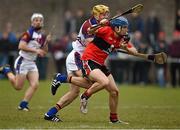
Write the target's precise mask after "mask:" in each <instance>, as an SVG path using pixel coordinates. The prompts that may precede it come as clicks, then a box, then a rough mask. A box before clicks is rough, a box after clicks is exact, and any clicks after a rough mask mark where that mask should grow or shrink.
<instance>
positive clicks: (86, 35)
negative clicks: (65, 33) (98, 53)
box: [82, 21, 94, 38]
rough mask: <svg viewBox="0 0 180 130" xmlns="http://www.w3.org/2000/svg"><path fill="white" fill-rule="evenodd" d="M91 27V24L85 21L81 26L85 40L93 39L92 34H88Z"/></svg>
mask: <svg viewBox="0 0 180 130" xmlns="http://www.w3.org/2000/svg"><path fill="white" fill-rule="evenodd" d="M90 26H91V24H90V23H89V22H88V21H86V22H85V23H84V24H83V25H82V34H83V35H84V37H85V38H93V37H94V35H92V34H88V28H89V27H90Z"/></svg>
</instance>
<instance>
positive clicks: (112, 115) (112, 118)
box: [109, 113, 118, 122]
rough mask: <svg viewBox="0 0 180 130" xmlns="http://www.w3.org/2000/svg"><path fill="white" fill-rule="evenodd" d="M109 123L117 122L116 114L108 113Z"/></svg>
mask: <svg viewBox="0 0 180 130" xmlns="http://www.w3.org/2000/svg"><path fill="white" fill-rule="evenodd" d="M109 118H110V121H111V122H116V121H118V117H117V113H110V117H109Z"/></svg>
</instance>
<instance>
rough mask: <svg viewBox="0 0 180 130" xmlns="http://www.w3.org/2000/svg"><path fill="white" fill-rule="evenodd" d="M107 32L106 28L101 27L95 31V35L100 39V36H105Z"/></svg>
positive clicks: (107, 28)
mask: <svg viewBox="0 0 180 130" xmlns="http://www.w3.org/2000/svg"><path fill="white" fill-rule="evenodd" d="M108 32H109V27H108V26H105V27H101V28H99V29H98V30H97V33H96V35H97V36H99V37H101V36H104V35H105V34H107V33H108Z"/></svg>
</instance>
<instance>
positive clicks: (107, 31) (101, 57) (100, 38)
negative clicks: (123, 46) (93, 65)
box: [82, 26, 122, 65]
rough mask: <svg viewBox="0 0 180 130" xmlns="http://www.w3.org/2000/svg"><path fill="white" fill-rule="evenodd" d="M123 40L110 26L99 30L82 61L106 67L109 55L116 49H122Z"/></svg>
mask: <svg viewBox="0 0 180 130" xmlns="http://www.w3.org/2000/svg"><path fill="white" fill-rule="evenodd" d="M121 40H122V39H121V38H119V37H116V36H115V34H114V31H113V29H112V28H111V27H110V26H105V27H101V28H99V29H98V30H97V33H96V36H95V38H94V40H93V41H92V42H90V43H89V44H88V45H87V47H86V49H85V51H84V53H83V55H82V60H93V61H95V62H97V63H99V64H101V65H104V62H105V60H106V58H107V56H108V55H109V53H110V52H111V51H112V50H113V49H114V48H119V47H120V41H121Z"/></svg>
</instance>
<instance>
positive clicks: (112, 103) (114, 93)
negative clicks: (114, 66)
mask: <svg viewBox="0 0 180 130" xmlns="http://www.w3.org/2000/svg"><path fill="white" fill-rule="evenodd" d="M108 79H109V85H107V86H106V87H105V89H106V90H107V91H108V92H109V109H110V116H109V119H110V122H111V123H123V124H128V123H127V122H124V121H121V120H119V119H118V99H119V89H118V87H117V85H116V83H115V81H114V78H113V76H112V75H111V74H110V75H109V76H108Z"/></svg>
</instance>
